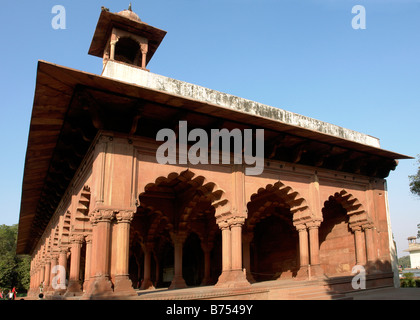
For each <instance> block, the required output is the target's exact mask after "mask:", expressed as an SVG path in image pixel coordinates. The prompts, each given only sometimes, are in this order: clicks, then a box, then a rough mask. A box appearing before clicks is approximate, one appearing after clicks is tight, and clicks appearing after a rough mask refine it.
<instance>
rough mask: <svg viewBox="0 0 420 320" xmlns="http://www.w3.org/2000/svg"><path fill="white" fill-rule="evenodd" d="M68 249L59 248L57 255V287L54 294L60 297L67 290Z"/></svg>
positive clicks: (64, 247)
mask: <svg viewBox="0 0 420 320" xmlns="http://www.w3.org/2000/svg"><path fill="white" fill-rule="evenodd" d="M68 251H69V249H68V248H67V247H66V246H62V247H60V251H59V254H58V265H59V266H60V267H59V268H58V270H57V273H56V277H57V286H58V289H56V290H55V292H54V293H55V294H58V295H62V294H64V293H65V292H66V290H67V283H66V282H67V253H68Z"/></svg>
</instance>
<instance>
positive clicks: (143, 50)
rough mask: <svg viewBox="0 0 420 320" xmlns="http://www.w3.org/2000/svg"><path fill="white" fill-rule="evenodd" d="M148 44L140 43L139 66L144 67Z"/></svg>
mask: <svg viewBox="0 0 420 320" xmlns="http://www.w3.org/2000/svg"><path fill="white" fill-rule="evenodd" d="M148 48H149V46H148V44H147V43H141V44H140V50H141V68H142V69H146V60H147V51H148Z"/></svg>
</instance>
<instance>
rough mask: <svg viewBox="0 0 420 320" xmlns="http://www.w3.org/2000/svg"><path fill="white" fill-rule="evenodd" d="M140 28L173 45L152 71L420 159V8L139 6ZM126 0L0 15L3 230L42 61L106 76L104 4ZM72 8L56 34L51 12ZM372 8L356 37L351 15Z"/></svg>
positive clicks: (11, 5) (233, 0)
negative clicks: (98, 38) (98, 35)
mask: <svg viewBox="0 0 420 320" xmlns="http://www.w3.org/2000/svg"><path fill="white" fill-rule="evenodd" d="M132 2H133V10H134V11H135V12H136V13H137V14H138V15H139V16H140V18H141V19H142V20H143V21H144V22H146V23H148V24H151V25H153V26H155V27H157V28H160V29H163V30H166V31H167V32H168V34H167V36H166V37H165V39H164V40H163V42H162V44H161V47H160V48H159V49H158V51H157V52H156V54H155V56H154V57H153V59H152V60H151V62H150V63H149V65H148V68H149V69H150V70H151V72H154V73H157V74H161V75H165V76H168V77H172V78H175V79H179V80H183V81H186V82H191V83H194V84H198V85H202V86H205V87H208V88H211V89H214V90H219V91H222V92H227V93H230V94H233V95H237V96H240V97H243V98H247V99H251V100H254V101H258V102H261V103H264V104H267V105H271V106H275V107H279V108H282V109H286V110H290V111H293V112H296V113H299V114H303V115H305V116H309V117H313V118H316V119H319V120H322V121H325V122H330V123H333V124H336V125H339V126H342V127H345V128H349V129H353V130H356V131H360V132H363V133H365V134H369V135H372V136H375V137H378V138H380V140H381V146H382V148H384V149H387V150H392V151H395V152H398V153H402V154H406V155H410V156H413V157H415V156H416V155H417V154H419V153H420V144H419V143H418V141H419V137H420V134H419V125H418V123H419V119H420V108H419V106H420V36H419V35H420V19H419V17H420V2H419V1H415V0H382V1H379V0H358V1H350V0H302V1H293V0H283V1H276V0H176V1H175V0H154V1H132ZM128 4H129V0H124V1H119V0H118V1H116V0H112V1H111V0H100V1H99V0H89V1H75V0H73V1H70V0H61V1H58V0H57V1H47V0H43V1H36V2H35V1H29V0H21V1H19V2H16V1H11V0H3V1H2V4H1V10H0V26H1V27H2V30H3V32H2V39H1V46H0V48H1V50H0V94H1V98H2V104H1V107H0V130H1V137H2V157H1V158H0V202H1V204H2V209H1V213H0V224H7V225H10V224H15V223H17V222H18V219H19V210H20V197H21V185H22V177H23V166H24V160H25V153H26V144H27V138H28V129H29V123H30V116H31V109H32V104H33V94H34V89H35V80H36V66H37V61H38V60H45V61H49V62H53V63H57V64H59V65H63V66H67V67H72V68H75V69H78V70H83V71H87V72H92V73H95V74H100V72H101V67H102V61H101V59H99V58H97V57H92V56H89V55H88V54H87V52H88V49H89V46H90V42H91V40H92V36H93V32H94V30H95V27H96V23H97V20H98V17H99V14H100V8H101V6H105V7H108V8H109V9H110V11H112V12H118V11H121V10H123V9H126V8H127V7H128ZM55 5H62V6H64V7H65V9H66V29H65V30H55V29H53V28H52V26H51V21H52V19H53V17H54V16H55V15H54V14H53V13H52V12H51V10H52V8H53V6H55ZM355 5H363V6H364V7H365V9H366V29H365V30H355V29H353V28H352V25H351V21H352V19H353V17H354V16H355V14H352V12H351V9H352V7H353V6H355ZM416 171H417V163H416V160H403V161H401V162H400V165H399V166H398V167H397V170H396V171H394V172H391V174H390V176H389V178H388V190H389V205H390V211H391V222H392V227H393V233H394V236H395V240H396V242H397V247H398V254H399V256H403V255H406V253H405V252H403V250H405V249H406V248H407V240H406V239H407V237H409V236H412V235H416V233H417V224H418V223H420V199H419V198H416V197H415V196H413V195H411V194H410V191H409V187H408V184H409V180H408V175H411V174H415V173H416Z"/></svg>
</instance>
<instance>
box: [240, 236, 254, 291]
mask: <svg viewBox="0 0 420 320" xmlns="http://www.w3.org/2000/svg"><path fill="white" fill-rule="evenodd" d="M253 237H254V234H253V233H252V232H249V233H246V234H244V235H243V237H242V245H243V248H242V249H243V255H244V256H243V260H244V268H245V271H246V278H247V280H248V281H249V282H250V283H254V282H255V279H254V277H253V276H252V273H251V242H252V238H253Z"/></svg>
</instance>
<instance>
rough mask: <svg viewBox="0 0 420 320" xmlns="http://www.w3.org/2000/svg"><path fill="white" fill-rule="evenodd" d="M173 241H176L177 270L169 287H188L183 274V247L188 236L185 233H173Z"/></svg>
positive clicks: (175, 258)
mask: <svg viewBox="0 0 420 320" xmlns="http://www.w3.org/2000/svg"><path fill="white" fill-rule="evenodd" d="M171 238H172V241H173V242H174V254H175V257H174V261H175V263H174V264H175V271H174V278H173V280H172V283H171V285H170V286H169V289H181V288H186V287H187V284H186V283H185V280H184V277H183V276H182V249H183V246H184V241H185V239H186V236H185V235H184V234H179V233H178V234H175V233H173V234H171Z"/></svg>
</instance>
